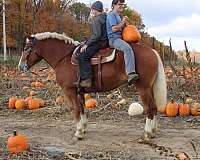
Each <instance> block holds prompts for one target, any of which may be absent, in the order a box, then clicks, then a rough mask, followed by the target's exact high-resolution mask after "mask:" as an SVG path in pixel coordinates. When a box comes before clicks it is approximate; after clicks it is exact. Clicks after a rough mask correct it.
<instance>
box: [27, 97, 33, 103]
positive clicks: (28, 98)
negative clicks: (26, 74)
mask: <svg viewBox="0 0 200 160" xmlns="http://www.w3.org/2000/svg"><path fill="white" fill-rule="evenodd" d="M30 99H33V98H32V97H31V96H30V97H27V98H26V99H25V102H26V103H27V104H28V101H29V100H30Z"/></svg>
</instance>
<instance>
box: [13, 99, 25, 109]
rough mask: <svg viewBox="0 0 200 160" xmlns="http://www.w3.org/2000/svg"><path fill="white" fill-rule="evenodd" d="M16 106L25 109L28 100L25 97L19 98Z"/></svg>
mask: <svg viewBox="0 0 200 160" xmlns="http://www.w3.org/2000/svg"><path fill="white" fill-rule="evenodd" d="M15 108H16V109H24V108H26V102H25V100H24V99H18V100H17V101H16V102H15Z"/></svg>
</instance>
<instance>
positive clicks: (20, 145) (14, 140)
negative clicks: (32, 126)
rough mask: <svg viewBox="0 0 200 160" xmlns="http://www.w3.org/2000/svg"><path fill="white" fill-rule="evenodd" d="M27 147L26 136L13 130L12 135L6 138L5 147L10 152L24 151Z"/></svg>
mask: <svg viewBox="0 0 200 160" xmlns="http://www.w3.org/2000/svg"><path fill="white" fill-rule="evenodd" d="M28 148H29V145H28V139H27V137H26V136H24V135H21V134H17V132H16V131H14V132H13V136H11V137H9V138H8V142H7V149H8V151H9V152H10V153H12V154H17V153H20V152H23V151H26V150H27V149H28Z"/></svg>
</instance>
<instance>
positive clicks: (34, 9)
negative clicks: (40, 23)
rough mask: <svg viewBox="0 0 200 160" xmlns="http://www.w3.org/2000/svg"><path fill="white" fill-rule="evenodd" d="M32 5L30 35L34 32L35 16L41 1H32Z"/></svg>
mask: <svg viewBox="0 0 200 160" xmlns="http://www.w3.org/2000/svg"><path fill="white" fill-rule="evenodd" d="M32 5H33V28H32V33H34V31H35V22H36V15H37V13H38V11H39V9H40V7H41V5H42V0H32Z"/></svg>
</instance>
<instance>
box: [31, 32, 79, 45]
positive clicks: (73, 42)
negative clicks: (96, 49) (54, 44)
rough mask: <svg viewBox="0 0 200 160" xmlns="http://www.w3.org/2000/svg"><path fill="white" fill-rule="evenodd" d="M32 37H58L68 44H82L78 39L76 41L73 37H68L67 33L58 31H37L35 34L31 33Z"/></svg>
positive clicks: (43, 38) (40, 38) (38, 38)
mask: <svg viewBox="0 0 200 160" xmlns="http://www.w3.org/2000/svg"><path fill="white" fill-rule="evenodd" d="M31 37H35V38H36V39H37V40H45V39H49V38H53V39H58V40H61V41H64V42H65V43H67V44H73V45H75V46H77V45H79V44H80V43H79V42H78V41H75V40H73V39H72V38H69V37H67V36H66V35H65V33H63V34H59V33H56V32H43V33H37V34H35V35H31Z"/></svg>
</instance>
